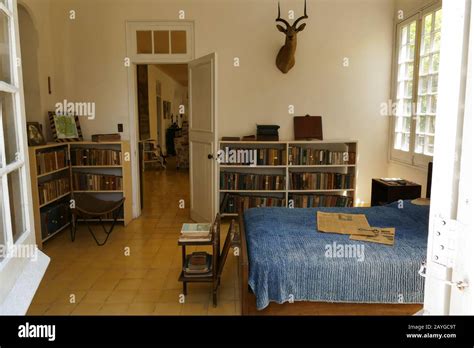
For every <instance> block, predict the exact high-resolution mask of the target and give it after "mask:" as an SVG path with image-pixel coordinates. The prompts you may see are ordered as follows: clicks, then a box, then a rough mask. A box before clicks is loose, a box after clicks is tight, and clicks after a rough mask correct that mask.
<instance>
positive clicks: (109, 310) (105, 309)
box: [98, 303, 129, 315]
mask: <svg viewBox="0 0 474 348" xmlns="http://www.w3.org/2000/svg"><path fill="white" fill-rule="evenodd" d="M128 307H129V304H125V303H114V304H110V303H106V304H104V305H103V306H102V308H101V309H100V310H99V313H98V314H99V315H126V314H127V311H128Z"/></svg>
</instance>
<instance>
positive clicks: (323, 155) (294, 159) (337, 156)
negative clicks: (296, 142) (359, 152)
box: [288, 146, 356, 165]
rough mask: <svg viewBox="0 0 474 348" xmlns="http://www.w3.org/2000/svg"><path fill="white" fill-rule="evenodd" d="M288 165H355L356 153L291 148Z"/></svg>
mask: <svg viewBox="0 0 474 348" xmlns="http://www.w3.org/2000/svg"><path fill="white" fill-rule="evenodd" d="M288 151H289V153H288V163H289V164H290V165H339V164H341V165H342V164H355V162H356V154H355V152H347V151H329V150H320V149H311V148H303V147H297V146H295V147H290V148H289V150H288Z"/></svg>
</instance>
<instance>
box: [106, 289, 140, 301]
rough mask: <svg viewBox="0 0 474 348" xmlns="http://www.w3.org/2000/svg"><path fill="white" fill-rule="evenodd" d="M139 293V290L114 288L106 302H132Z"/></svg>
mask: <svg viewBox="0 0 474 348" xmlns="http://www.w3.org/2000/svg"><path fill="white" fill-rule="evenodd" d="M136 294H137V290H114V291H113V292H112V293H111V294H110V295H109V297H108V298H107V300H106V303H109V304H110V303H122V304H123V303H127V304H128V303H131V302H132V301H133V299H134V298H135V295H136Z"/></svg>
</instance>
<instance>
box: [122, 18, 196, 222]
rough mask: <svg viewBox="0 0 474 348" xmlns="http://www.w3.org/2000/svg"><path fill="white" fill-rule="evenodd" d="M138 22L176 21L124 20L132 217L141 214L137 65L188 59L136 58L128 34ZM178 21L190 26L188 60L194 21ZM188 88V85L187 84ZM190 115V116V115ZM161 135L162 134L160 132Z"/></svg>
mask: <svg viewBox="0 0 474 348" xmlns="http://www.w3.org/2000/svg"><path fill="white" fill-rule="evenodd" d="M137 23H138V24H140V23H142V24H146V25H150V26H153V25H157V26H159V25H169V24H170V23H176V22H175V21H166V20H163V21H146V20H144V21H135V20H133V21H126V23H125V26H126V30H125V31H126V33H125V42H126V49H127V55H126V57H125V59H129V66H128V67H126V69H127V85H128V124H129V141H130V152H131V153H130V155H131V156H130V161H131V166H132V192H133V197H132V210H133V218H134V219H136V218H138V217H140V215H141V206H140V199H141V194H140V168H139V164H140V163H139V161H140V158H139V153H138V152H139V147H138V140H139V139H140V137H139V133H138V131H139V128H138V105H137V81H136V76H137V65H139V64H140V65H141V64H143V65H155V64H188V63H189V61H187V60H186V61H183V59H182V58H180V57H172V56H171V57H166V58H161V57H159V56H155V57H153V56H152V55H147V57H145V58H138V57H137V55H136V54H133V53H132V52H133V43H134V42H135V41H134V38H133V37H132V36H131V35H130V34H131V31H132V30H133V28H134V26H136V25H137ZM180 23H183V24H185V25H189V26H190V27H191V33H192V35H191V37H190V38H189V39H190V48H191V52H190V58H191V59H190V61H191V60H194V59H195V48H194V47H195V37H194V21H187V20H182V21H180ZM188 88H189V86H188ZM190 117H191V116H190ZM162 136H163V134H162Z"/></svg>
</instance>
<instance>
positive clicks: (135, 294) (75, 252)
mask: <svg viewBox="0 0 474 348" xmlns="http://www.w3.org/2000/svg"><path fill="white" fill-rule="evenodd" d="M144 192H145V202H144V203H145V204H144V210H143V214H142V216H141V217H140V218H139V219H137V220H134V221H133V222H132V223H130V224H129V225H128V226H127V227H125V228H124V227H123V226H118V227H116V230H114V232H113V233H112V235H111V237H110V239H109V241H108V242H107V244H106V245H105V246H103V247H98V246H97V245H96V244H95V242H94V241H93V239H92V237H91V236H90V235H89V233H88V231H87V230H86V229H84V228H81V229H80V230H79V231H78V235H77V238H76V241H75V242H74V243H72V242H71V240H70V239H69V230H66V231H64V232H63V233H61V234H60V235H58V236H57V237H55V238H54V239H52V240H50V241H49V242H47V243H46V244H45V246H44V250H43V251H44V252H45V253H46V254H47V255H48V256H49V257H50V258H51V263H50V265H49V267H48V270H47V272H46V275H45V277H44V279H43V281H42V283H41V285H40V288H39V289H38V292H37V293H36V296H35V298H34V300H33V303H32V305H31V307H30V309H29V311H28V314H30V315H237V314H239V312H240V303H239V301H238V293H237V291H238V288H237V262H236V258H235V257H232V255H231V254H229V257H228V259H227V262H226V266H225V269H224V272H223V276H222V279H221V287H220V288H219V293H218V306H217V307H216V308H214V307H213V306H212V296H211V288H210V285H209V284H189V285H188V295H187V296H186V298H185V303H184V304H181V303H180V302H179V299H180V295H181V294H182V284H181V283H180V282H178V281H177V279H178V276H179V273H180V268H181V248H179V247H178V246H177V238H178V235H179V231H180V229H181V224H182V223H183V222H187V221H189V219H188V217H189V209H188V208H185V209H180V208H179V200H181V199H184V200H185V202H186V207H188V206H189V177H188V173H187V172H185V171H176V170H175V169H174V165H173V161H172V160H171V161H170V162H169V164H168V170H166V171H164V170H150V171H147V172H145V189H144ZM222 232H223V233H226V232H227V228H226V226H225V225H224V226H223V228H222ZM221 239H222V240H223V239H224V238H221ZM188 249H189V248H188ZM189 251H193V249H190V250H189ZM209 251H210V250H209Z"/></svg>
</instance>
